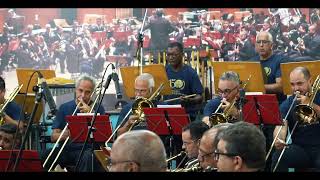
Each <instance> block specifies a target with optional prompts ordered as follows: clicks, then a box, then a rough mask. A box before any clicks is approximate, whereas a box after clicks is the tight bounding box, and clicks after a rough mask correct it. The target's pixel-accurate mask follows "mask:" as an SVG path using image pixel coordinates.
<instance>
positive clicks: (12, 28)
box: [5, 9, 24, 35]
mask: <svg viewBox="0 0 320 180" xmlns="http://www.w3.org/2000/svg"><path fill="white" fill-rule="evenodd" d="M8 15H9V17H7V19H6V21H5V26H6V28H7V29H8V30H9V34H16V35H17V34H19V33H21V32H22V30H23V28H24V27H23V22H22V21H20V19H21V18H23V17H22V16H19V15H17V13H16V12H15V11H14V10H13V9H9V10H8Z"/></svg>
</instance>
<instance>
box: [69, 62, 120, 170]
mask: <svg viewBox="0 0 320 180" xmlns="http://www.w3.org/2000/svg"><path fill="white" fill-rule="evenodd" d="M109 65H112V67H113V68H115V67H114V65H113V64H112V63H110V64H108V66H107V67H106V69H105V71H104V73H103V76H102V81H101V88H100V90H99V94H98V96H99V99H98V100H99V104H98V106H97V108H96V110H95V111H94V115H93V117H92V119H91V123H90V128H89V129H88V133H87V137H86V140H85V141H84V143H83V146H82V149H81V151H80V154H79V157H78V160H77V163H76V166H75V171H77V170H78V166H79V164H80V162H81V160H82V155H83V152H84V149H85V147H86V145H87V144H88V140H89V137H90V134H91V131H92V128H93V125H94V123H95V120H96V117H97V113H98V110H99V108H100V106H101V103H102V100H103V96H104V94H105V92H106V90H107V88H108V87H105V89H104V92H103V94H102V97H101V92H102V84H103V83H102V82H103V79H104V76H105V74H106V72H107V69H108V67H109ZM111 75H112V73H111V74H110V75H109V76H108V79H109V83H110V81H111ZM107 81H108V80H107ZM94 105H95V104H94ZM93 109H94V108H93Z"/></svg>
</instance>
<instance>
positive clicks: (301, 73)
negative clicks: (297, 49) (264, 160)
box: [272, 67, 320, 172]
mask: <svg viewBox="0 0 320 180" xmlns="http://www.w3.org/2000/svg"><path fill="white" fill-rule="evenodd" d="M290 85H291V89H292V91H293V93H296V92H299V93H296V94H297V95H296V96H297V98H296V102H293V101H294V97H295V95H292V96H290V97H289V98H288V99H287V100H286V101H284V102H283V103H282V104H281V106H280V111H281V114H282V117H285V116H286V114H287V113H288V110H289V107H290V105H291V104H292V103H294V105H297V104H308V103H310V97H309V95H308V93H310V91H311V86H312V82H311V74H310V72H309V70H308V69H307V68H306V67H296V68H295V69H293V70H292V71H291V73H290ZM311 104H312V105H313V109H314V111H315V112H316V113H317V115H318V119H319V115H320V107H319V104H320V96H319V93H317V95H316V96H315V99H314V102H313V103H311ZM293 107H295V106H293ZM296 121H297V118H296V115H295V110H294V109H292V110H291V111H290V112H289V114H288V117H287V119H286V121H284V126H283V127H282V128H281V131H280V134H279V135H278V137H275V136H276V134H277V132H278V130H279V128H280V126H277V127H276V128H275V130H274V138H276V139H275V148H276V151H275V153H274V154H273V156H272V169H274V167H275V165H276V163H277V161H278V159H279V156H280V153H281V151H282V149H283V148H284V147H285V146H288V147H289V148H286V149H285V151H284V153H283V156H282V158H281V159H280V161H279V164H278V166H277V168H276V169H275V171H283V172H288V168H295V170H296V171H298V170H299V169H300V170H301V169H303V168H316V169H320V141H319V138H320V125H319V124H311V125H307V126H299V125H298V126H296V128H295V130H294V132H292V131H293V127H294V124H295V123H296ZM288 128H289V132H290V133H292V136H291V140H292V143H291V144H287V141H286V140H287V137H288Z"/></svg>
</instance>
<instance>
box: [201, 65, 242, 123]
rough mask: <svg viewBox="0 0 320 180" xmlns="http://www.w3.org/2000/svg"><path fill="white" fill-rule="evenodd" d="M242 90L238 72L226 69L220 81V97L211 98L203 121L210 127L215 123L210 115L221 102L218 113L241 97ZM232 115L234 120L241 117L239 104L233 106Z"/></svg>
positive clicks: (205, 109) (204, 111) (204, 112)
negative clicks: (211, 120)
mask: <svg viewBox="0 0 320 180" xmlns="http://www.w3.org/2000/svg"><path fill="white" fill-rule="evenodd" d="M239 92H240V78H239V75H238V73H236V72H233V71H226V72H224V73H223V74H222V75H221V77H220V79H219V83H218V94H219V96H218V97H215V98H213V99H212V100H210V101H209V102H208V103H207V104H206V106H205V107H204V110H203V118H202V121H203V122H205V123H206V124H208V125H209V126H210V127H211V126H212V125H213V124H211V122H210V121H209V117H210V116H211V115H212V114H213V113H214V112H215V111H216V110H217V108H218V107H219V105H220V104H221V103H223V104H222V106H221V108H220V110H218V112H217V113H221V112H223V111H224V109H226V108H227V109H228V108H229V107H230V105H231V103H232V101H234V100H236V101H237V100H238V99H239V96H240V94H239ZM230 115H231V116H232V117H233V119H234V120H238V119H239V115H240V113H239V110H238V108H237V106H234V107H232V109H231V110H230Z"/></svg>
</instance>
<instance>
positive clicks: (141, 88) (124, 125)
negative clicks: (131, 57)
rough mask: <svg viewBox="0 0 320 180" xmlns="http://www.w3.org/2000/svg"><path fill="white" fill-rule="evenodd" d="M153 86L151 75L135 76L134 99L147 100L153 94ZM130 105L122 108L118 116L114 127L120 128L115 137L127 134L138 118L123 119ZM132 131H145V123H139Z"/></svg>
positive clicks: (132, 116) (131, 116) (133, 116)
mask: <svg viewBox="0 0 320 180" xmlns="http://www.w3.org/2000/svg"><path fill="white" fill-rule="evenodd" d="M154 86H155V82H154V78H153V76H152V75H151V74H149V73H142V74H141V75H139V76H137V77H136V79H135V83H134V93H135V98H136V99H137V98H139V97H142V98H149V97H150V96H151V95H152V94H153V91H154V90H155V89H154ZM132 105H133V102H132V103H129V104H126V105H125V106H123V109H122V110H121V112H120V114H119V118H118V122H117V125H116V127H118V126H119V125H120V124H121V127H120V128H119V130H118V132H117V136H120V135H121V134H123V133H125V132H127V131H128V130H129V128H130V127H131V126H132V124H133V123H134V122H135V121H136V120H138V118H139V117H137V116H136V115H130V116H129V118H126V119H124V117H125V116H126V114H127V113H128V112H129V111H130V109H131V108H132ZM122 121H123V122H122ZM132 129H133V130H136V129H146V123H145V122H140V123H139V124H138V125H137V126H135V127H133V128H132Z"/></svg>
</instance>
